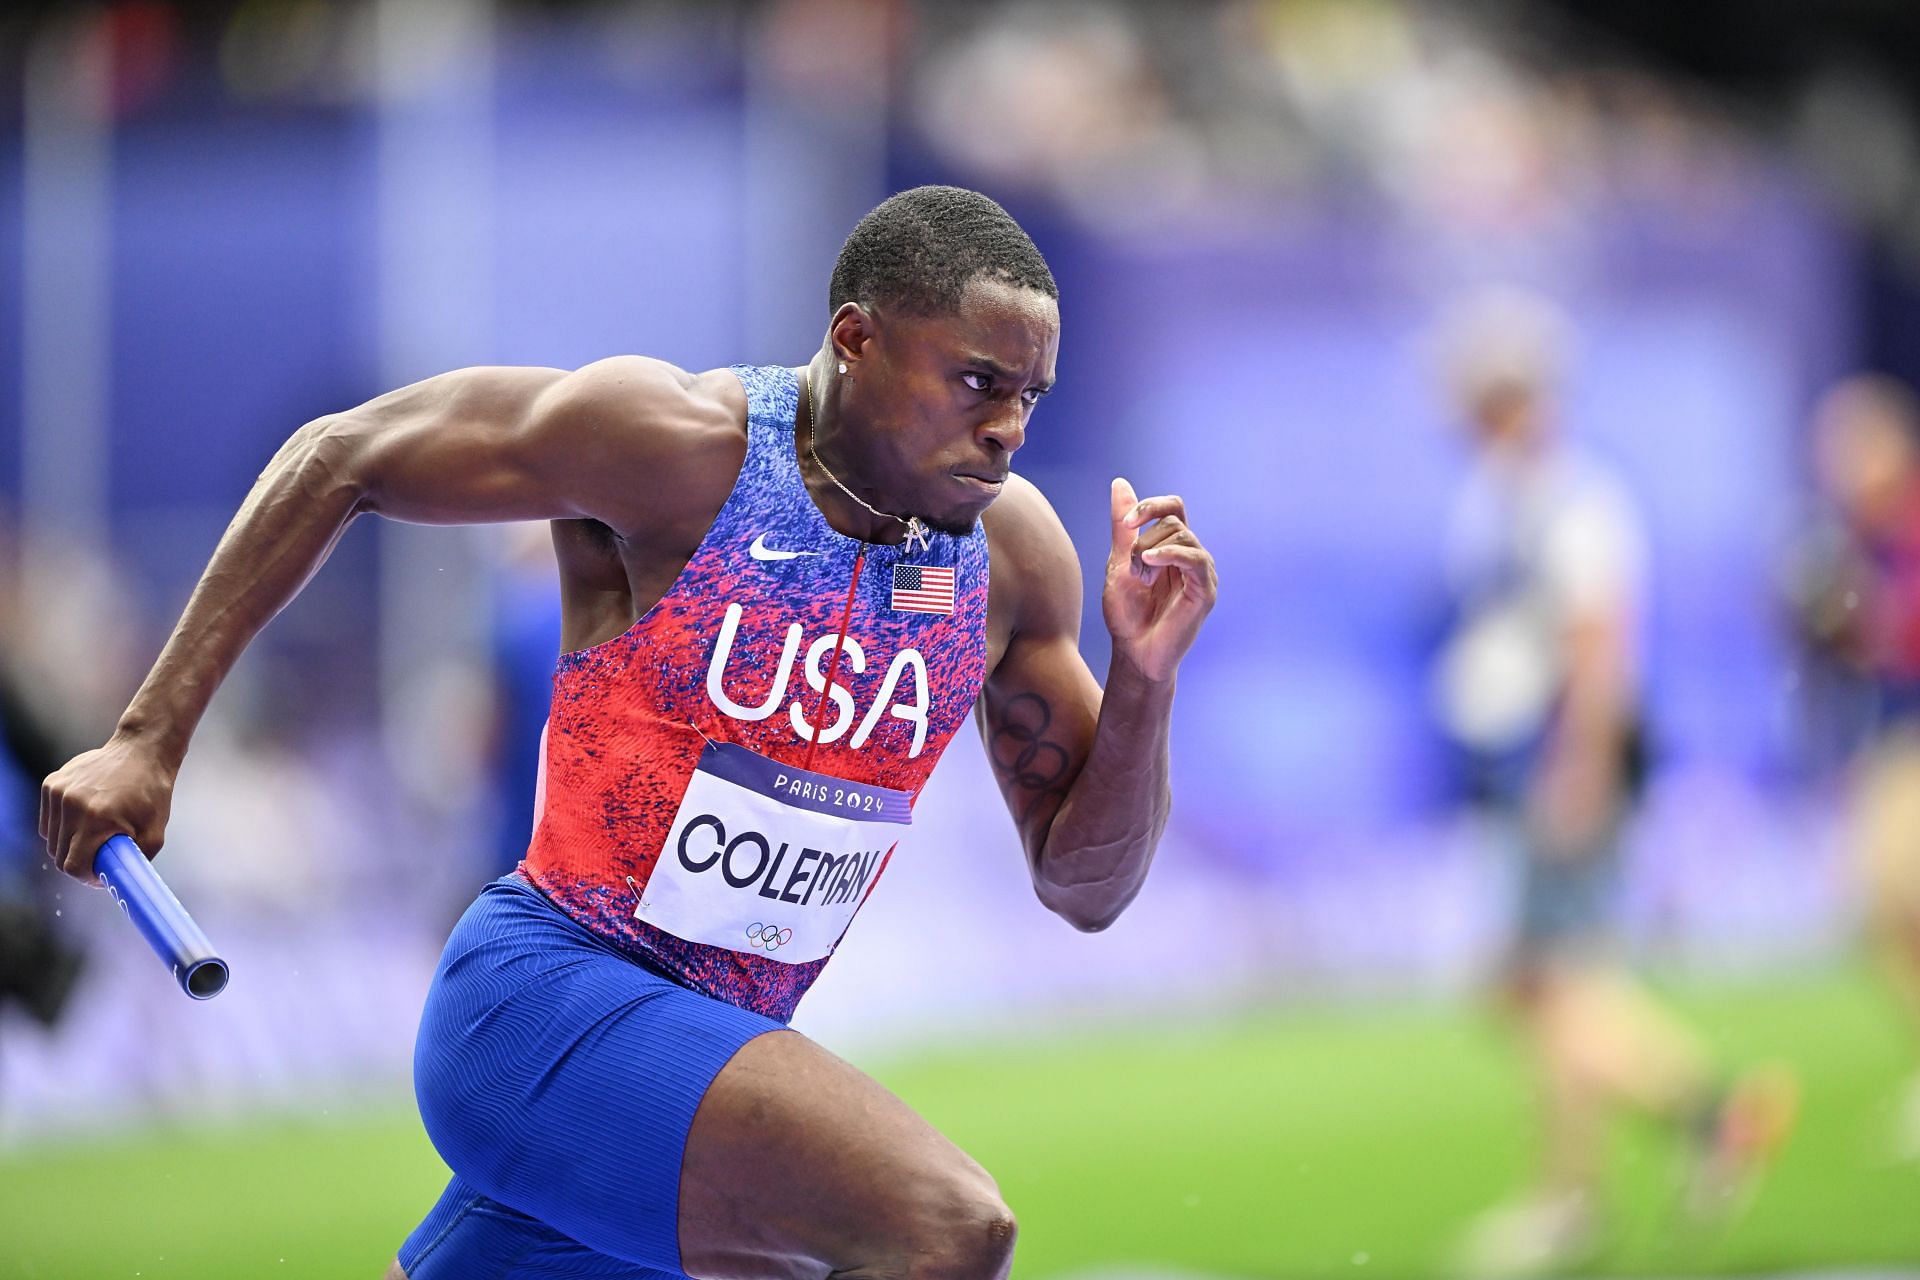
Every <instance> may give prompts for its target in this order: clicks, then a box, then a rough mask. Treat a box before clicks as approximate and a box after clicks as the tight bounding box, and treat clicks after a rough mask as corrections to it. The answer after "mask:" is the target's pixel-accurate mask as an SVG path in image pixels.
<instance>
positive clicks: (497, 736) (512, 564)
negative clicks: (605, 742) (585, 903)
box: [485, 524, 560, 878]
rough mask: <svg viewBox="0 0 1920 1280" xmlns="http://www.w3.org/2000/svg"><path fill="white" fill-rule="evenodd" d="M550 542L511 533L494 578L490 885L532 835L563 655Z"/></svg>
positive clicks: (511, 529) (543, 532)
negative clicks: (494, 808) (556, 669)
mask: <svg viewBox="0 0 1920 1280" xmlns="http://www.w3.org/2000/svg"><path fill="white" fill-rule="evenodd" d="M549 537H550V535H549V534H548V531H547V526H545V525H544V524H516V525H510V526H508V527H507V528H506V529H505V530H504V531H503V539H502V550H501V552H500V564H499V567H498V569H497V571H496V573H495V575H494V586H493V677H494V729H493V739H494V740H493V744H492V745H493V751H492V752H491V754H490V756H489V758H488V771H489V773H490V774H491V780H490V787H489V790H490V791H491V792H492V794H493V795H494V796H495V797H497V802H498V806H499V813H498V815H497V817H496V818H495V821H494V834H493V849H492V855H493V856H492V862H491V866H490V867H489V868H487V869H485V875H486V876H487V877H488V878H492V877H493V876H497V875H504V874H506V873H507V872H509V871H511V870H513V869H514V867H516V866H518V865H519V863H520V859H521V858H522V857H523V856H524V855H525V854H526V852H527V841H528V838H529V837H530V836H531V835H532V833H533V822H534V805H535V799H536V794H537V789H538V783H539V778H540V750H541V745H542V744H543V743H544V742H545V741H546V736H545V735H546V726H547V710H548V707H549V706H550V705H551V703H552V701H553V664H554V661H555V660H556V659H557V658H558V657H559V656H560V579H559V573H558V570H557V569H556V568H555V566H554V562H553V547H552V544H551V543H550V541H549Z"/></svg>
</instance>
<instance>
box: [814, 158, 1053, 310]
mask: <svg viewBox="0 0 1920 1280" xmlns="http://www.w3.org/2000/svg"><path fill="white" fill-rule="evenodd" d="M982 275H984V276H989V277H991V278H993V279H996V280H1004V281H1006V282H1007V283H1008V284H1015V285H1024V286H1026V287H1027V288H1029V289H1034V290H1037V291H1039V292H1041V293H1044V294H1046V295H1047V296H1048V297H1049V298H1052V299H1054V300H1055V301H1058V300H1059V298H1060V286H1059V285H1057V284H1055V283H1054V282H1053V272H1051V271H1049V270H1048V269H1047V260H1046V259H1045V258H1043V257H1041V256H1040V250H1039V249H1037V248H1036V247H1034V243H1033V241H1032V239H1031V238H1029V237H1028V235H1027V233H1026V232H1024V231H1022V230H1021V229H1020V224H1019V223H1017V222H1015V221H1014V220H1013V217H1012V215H1011V214H1009V213H1008V212H1007V211H1006V210H1005V209H1002V208H1001V207H1000V206H999V205H998V204H996V203H995V202H994V201H993V200H991V199H989V198H988V197H986V196H983V195H981V194H980V193H979V192H978V191H968V190H966V189H964V188H962V187H915V188H913V189H912V190H910V191H902V192H901V193H900V194H899V195H897V196H893V197H891V198H889V199H887V200H883V201H882V202H881V203H880V204H879V205H878V206H876V207H875V208H874V210H873V212H872V213H869V214H868V215H867V216H866V217H864V218H862V219H860V222H859V225H857V226H855V227H854V229H853V234H852V235H849V236H848V237H847V242H846V243H845V244H843V245H841V246H840V257H839V259H838V260H837V261H835V262H834V264H833V278H832V279H831V280H830V281H829V283H828V285H827V313H828V314H829V315H831V314H832V313H833V312H835V311H838V310H839V309H840V306H841V304H842V303H846V302H865V303H872V304H873V305H874V306H876V307H879V308H881V309H883V310H898V311H903V312H906V313H909V314H912V315H920V316H934V315H947V314H950V313H951V312H954V311H956V310H958V309H959V307H960V299H961V296H962V295H963V294H965V293H966V290H967V286H968V285H969V284H971V283H972V282H973V279H974V277H975V276H982Z"/></svg>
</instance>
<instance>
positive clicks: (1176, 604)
mask: <svg viewBox="0 0 1920 1280" xmlns="http://www.w3.org/2000/svg"><path fill="white" fill-rule="evenodd" d="M1112 514H1113V549H1112V551H1111V552H1110V553H1109V554H1108V556H1107V582H1106V588H1105V591H1104V592H1103V593H1102V596H1101V609H1102V611H1103V612H1104V613H1105V614H1106V619H1107V630H1109V631H1111V632H1112V633H1113V646H1114V652H1115V654H1116V655H1118V656H1122V657H1124V658H1125V659H1126V660H1127V661H1128V662H1130V663H1132V664H1133V666H1135V667H1136V668H1138V669H1139V671H1140V673H1141V674H1142V675H1144V676H1146V677H1147V678H1148V679H1150V680H1156V681H1164V680H1171V679H1172V678H1173V673H1174V671H1175V669H1176V668H1177V667H1179V665H1180V659H1181V658H1183V657H1185V656H1186V652H1187V650H1188V649H1190V648H1192V647H1193V638H1194V637H1195V636H1196V635H1198V634H1199V632H1200V623H1201V621H1202V620H1203V619H1205V618H1206V616H1207V613H1208V612H1209V611H1210V610H1211V609H1212V608H1213V601H1214V597H1215V596H1216V595H1217V594H1218V592H1219V586H1220V580H1219V575H1218V574H1217V573H1215V571H1214V566H1213V556H1212V555H1211V554H1210V553H1209V552H1208V551H1207V549H1206V548H1205V547H1203V546H1201V545H1200V539H1199V538H1197V537H1195V536H1194V533H1193V530H1192V529H1190V528H1188V527H1187V504H1186V503H1185V502H1184V501H1182V500H1181V499H1180V498H1176V497H1171V496H1166V497H1157V498H1146V499H1140V498H1136V497H1135V496H1134V492H1133V486H1132V485H1131V484H1128V483H1127V482H1126V481H1125V480H1115V481H1114V482H1113V508H1112Z"/></svg>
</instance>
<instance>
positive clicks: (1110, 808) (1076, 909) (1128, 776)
mask: <svg viewBox="0 0 1920 1280" xmlns="http://www.w3.org/2000/svg"><path fill="white" fill-rule="evenodd" d="M1173 688H1174V682H1173V681H1172V680H1171V679H1169V680H1165V681H1155V680H1150V679H1148V678H1147V677H1145V676H1144V675H1142V674H1141V673H1140V671H1139V670H1138V669H1137V668H1135V667H1134V666H1132V665H1131V664H1130V663H1128V662H1127V661H1126V660H1125V659H1124V658H1122V657H1120V656H1119V655H1117V654H1116V655H1115V657H1114V660H1113V663H1112V665H1111V667H1110V668H1109V670H1108V675H1107V684H1106V691H1105V693H1104V695H1103V696H1102V698H1101V701H1100V718H1099V721H1098V723H1097V725H1096V726H1095V729H1094V735H1093V744H1092V748H1091V750H1090V751H1089V752H1088V754H1087V758H1086V762H1085V763H1084V764H1083V765H1082V766H1081V769H1080V772H1079V774H1078V776H1077V777H1075V778H1074V779H1073V782H1072V784H1071V785H1070V786H1069V787H1068V789H1067V793H1066V797H1065V799H1063V800H1062V801H1061V804H1060V807H1059V809H1058V810H1057V811H1056V812H1055V813H1054V816H1053V821H1052V822H1051V823H1050V824H1049V826H1048V828H1047V833H1046V838H1045V840H1044V841H1043V843H1042V844H1041V847H1040V850H1039V852H1038V853H1037V854H1036V855H1035V858H1034V885H1035V888H1036V889H1037V890H1038V892H1039V895H1040V900H1041V901H1042V902H1044V903H1045V904H1046V905H1047V907H1048V908H1049V909H1050V910H1052V911H1054V912H1056V913H1058V914H1059V915H1060V916H1062V917H1064V918H1065V919H1067V920H1069V921H1071V922H1072V923H1073V924H1074V925H1075V926H1076V927H1077V928H1081V929H1089V930H1092V929H1104V928H1106V927H1107V926H1108V925H1110V924H1112V923H1113V922H1114V920H1116V919H1118V918H1119V915H1120V913H1121V912H1122V911H1124V910H1125V909H1126V907H1127V904H1128V903H1130V902H1132V901H1133V898H1134V895H1135V894H1137V893H1139V892H1140V886H1141V885H1142V884H1143V883H1144V882H1145V881H1146V878H1147V868H1148V866H1149V865H1150V864H1151V863H1152V861H1153V851H1154V848H1155V847H1156V846H1157V845H1158V844H1159V842H1160V833H1161V832H1162V831H1163V830H1164V829H1165V828H1166V825H1167V813H1168V811H1169V809H1170V808H1171V805H1172V792H1171V790H1170V788H1169V786H1168V781H1167V731H1168V726H1169V725H1170V723H1171V721H1172V713H1173Z"/></svg>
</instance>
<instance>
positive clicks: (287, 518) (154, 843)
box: [40, 357, 718, 880]
mask: <svg viewBox="0 0 1920 1280" xmlns="http://www.w3.org/2000/svg"><path fill="white" fill-rule="evenodd" d="M697 403H698V402H697V401H696V400H695V398H694V397H693V396H692V394H691V390H690V380H688V379H687V376H686V375H684V374H681V373H680V372H679V371H678V370H673V369H671V368H670V367H668V366H665V365H662V364H659V363H657V362H654V361H647V360H641V359H639V358H637V357H623V358H620V359H616V360H608V361H602V362H600V363H599V364H595V365H589V366H587V367H586V368H584V369H581V370H579V371H577V372H574V373H567V372H564V371H561V370H557V369H510V368H477V369H463V370H459V371H456V372H453V373H448V374H443V375H441V376H439V377H436V378H430V379H428V380H426V381H424V382H420V383H416V384H414V385H413V386H410V387H404V388H402V389H400V390H398V391H395V392H392V393H390V394H388V395H385V396H381V397H380V398H378V399H376V400H372V401H369V402H368V403H366V404H364V405H361V406H360V407H358V408H356V409H351V410H348V411H346V412H344V413H339V414H334V415H330V416H328V417H324V418H320V419H317V420H315V421H313V422H310V423H308V424H307V425H306V426H304V427H301V428H300V429H299V430H298V431H296V432H295V433H294V434H293V436H292V438H291V439H289V440H288V441H287V442H286V444H284V445H283V446H281V448H280V450H279V452H278V453H276V454H275V455H274V457H273V460H272V461H271V462H269V463H268V464H267V467H266V469H265V470H264V471H263V472H262V473H261V475H260V477H259V479H258V480H257V481H256V482H255V483H254V486H253V489H252V491H251V492H250V493H249V494H248V495H247V498H246V501H245V502H244V503H243V504H242V505H241V507H240V510H239V513H238V514H237V515H235V516H234V518H233V521H232V523H231V524H230V525H229V526H228V528H227V531H226V533H225V534H224V535H223V536H222V537H221V539H220V543H219V545H218V546H217V547H216V549H215V550H214V554H213V558H212V561H211V562H210V563H209V564H208V566H207V569H206V571H205V573H204V574H203V575H202V576H201V579H200V582H199V584H198V585H197V586H196V587H195V588H194V591H193V595H192V597H191V598H190V599H189V601H188V603H187V607H186V610H185V612H184V614H183V615H182V616H181V618H180V621H179V623H178V624H177V625H176V626H175V627H174V630H173V634H172V636H171V638H170V639H169V640H168V641H167V644H166V647H165V648H164V649H163V650H162V651H161V654H160V657H159V659H158V660H157V661H156V662H155V663H154V666H153V669H152V670H151V671H150V672H149V673H148V675H147V678H146V680H145V681H144V682H143V683H142V684H141V686H140V689H139V691H138V692H137V693H136V694H135V695H134V698H133V701H132V702H131V703H130V704H129V706H128V707H127V710H126V712H125V713H124V714H123V715H122V717H121V719H120V722H119V725H118V727H117V729H116V730H115V732H114V735H113V737H112V738H111V739H110V740H109V741H108V743H107V744H106V746H104V747H102V748H101V749H100V750H99V751H96V752H89V753H87V754H86V755H83V756H80V757H77V758H76V759H75V760H74V761H72V762H70V763H69V764H68V765H67V766H66V767H65V768H63V769H62V770H60V771H59V772H58V773H55V774H54V775H53V776H52V777H50V778H49V779H48V780H47V782H46V784H45V785H44V786H43V787H42V790H41V802H40V830H41V835H42V836H43V837H44V838H45V839H46V840H47V842H48V850H49V852H50V854H51V855H52V856H53V857H54V859H55V860H56V861H57V862H59V863H60V864H61V866H62V867H63V869H65V870H66V871H68V872H69V873H70V874H73V875H76V876H78V877H79V878H81V879H84V880H91V864H92V859H93V852H94V850H95V849H96V848H97V847H98V845H99V844H100V843H101V842H102V841H104V840H105V839H106V837H107V836H109V835H112V834H114V833H115V832H116V831H126V832H128V833H129V834H131V835H133V836H134V838H135V839H136V840H138V841H139V842H140V843H141V844H142V845H143V846H144V847H145V848H146V849H147V851H148V852H149V853H152V852H154V851H155V850H157V849H158V848H159V847H160V844H161V841H162V838H163V835H164V828H165V823H166V817H167V810H168V807H169V803H170V794H171V789H172V784H173V777H174V774H175V773H176V772H177V771H178V769H179V765H180V762H181V760H182V759H183V758H184V756H185V755H186V750H187V744H188V741H189V739H190V738H191V737H192V734H193V731H194V728H195V727H196V726H197V725H198V723H199V721H200V717H201V716H202V714H203V713H204V712H205V711H206V708H207V704H208V703H209V701H211V699H212V697H213V693H214V690H215V689H217V688H218V687H219V685H220V682H221V681H222V680H223V679H224V678H225V676H226V674H227V672H228V671H229V670H231V669H232V667H233V665H234V663H235V662H236V661H237V660H238V659H239V656H240V654H241V652H242V651H243V650H244V649H245V648H246V646H247V644H248V643H249V642H250V641H251V640H252V639H253V637H254V636H255V635H256V634H258V632H259V631H260V629H261V628H262V627H264V626H265V625H266V624H267V622H268V621H269V620H270V619H271V618H272V617H273V616H274V615H275V614H276V613H278V612H279V611H280V610H281V609H282V608H284V607H285V606H286V604H287V602H288V601H290V600H291V599H293V597H294V595H295V594H297V593H298V592H299V590H300V588H301V587H303V586H304V585H305V584H306V582H307V580H308V579H309V578H311V577H312V576H313V574H314V573H315V572H316V571H317V570H318V569H319V567H320V565H321V564H322V563H324V562H325V560H326V558H327V555H328V553H329V552H331V551H332V549H333V546H334V544H335V543H336V542H338V541H339V539H340V535H341V534H342V533H343V532H345V530H346V527H347V526H348V524H350V523H351V522H352V521H353V519H354V518H355V517H356V516H358V515H359V514H361V513H362V512H367V511H372V512H376V513H378V514H380V515H384V516H388V517H390V518H392V519H396V520H404V521H410V522H415V523H431V524H454V523H480V522H486V521H497V520H528V519H540V518H549V517H551V518H559V517H576V516H590V517H593V518H596V519H600V520H602V521H605V522H606V523H608V524H610V525H612V526H613V527H614V528H615V529H618V530H625V529H631V528H633V527H635V525H636V524H638V523H639V522H640V520H641V511H640V505H641V500H642V499H645V498H647V497H649V496H654V495H649V494H647V493H645V492H642V491H641V487H640V486H638V485H635V484H634V483H633V481H632V477H634V476H636V475H640V476H652V477H654V478H656V479H657V478H658V477H659V476H660V475H661V474H662V471H663V464H664V462H665V460H666V455H667V454H669V453H671V451H672V447H673V446H672V436H673V431H674V429H675V428H677V427H679V426H681V425H683V424H684V422H685V421H686V420H687V419H688V418H689V417H690V416H692V415H694V414H696V413H697V412H698V410H697V408H695V407H694V406H696V405H697ZM715 412H716V414H717V413H718V410H717V408H716V410H715ZM654 454H658V455H661V456H659V457H653V456H650V455H654ZM616 457H617V458H618V459H619V462H618V464H617V465H616V462H615V459H616ZM620 481H624V482H625V483H624V484H621V483H619V482H620Z"/></svg>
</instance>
